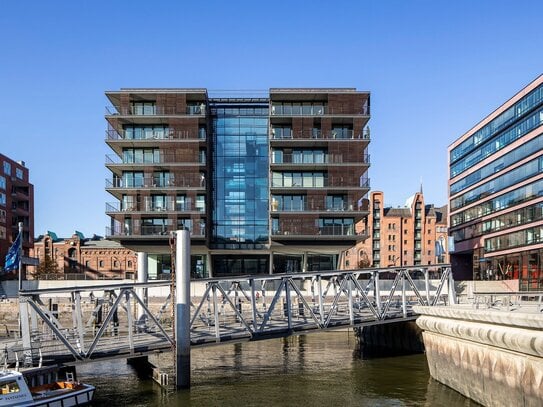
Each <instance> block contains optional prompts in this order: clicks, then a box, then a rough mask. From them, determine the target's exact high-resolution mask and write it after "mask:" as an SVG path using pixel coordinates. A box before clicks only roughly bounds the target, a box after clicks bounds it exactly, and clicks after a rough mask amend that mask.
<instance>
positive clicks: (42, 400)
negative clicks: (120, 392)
mask: <svg viewBox="0 0 543 407" xmlns="http://www.w3.org/2000/svg"><path fill="white" fill-rule="evenodd" d="M94 390H95V388H94V386H91V385H90V384H83V383H79V382H76V381H74V380H73V377H71V376H69V377H68V379H67V380H66V381H56V382H53V383H49V384H44V385H41V386H36V387H28V385H27V384H26V381H25V379H24V377H23V375H22V374H21V373H20V372H17V371H15V370H0V406H3V407H4V406H6V407H12V406H21V407H27V406H31V407H38V406H39V407H72V406H83V405H85V404H88V403H90V402H91V401H92V397H93V395H94Z"/></svg>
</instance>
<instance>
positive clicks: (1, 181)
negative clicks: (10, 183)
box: [0, 175, 6, 190]
mask: <svg viewBox="0 0 543 407" xmlns="http://www.w3.org/2000/svg"><path fill="white" fill-rule="evenodd" d="M0 189H3V190H5V189H6V177H3V176H2V175H0Z"/></svg>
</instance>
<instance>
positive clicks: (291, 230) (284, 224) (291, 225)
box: [272, 220, 356, 236]
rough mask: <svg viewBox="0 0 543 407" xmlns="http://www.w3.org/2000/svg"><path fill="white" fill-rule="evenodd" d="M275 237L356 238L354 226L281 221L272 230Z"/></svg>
mask: <svg viewBox="0 0 543 407" xmlns="http://www.w3.org/2000/svg"><path fill="white" fill-rule="evenodd" d="M272 235H275V236H280V235H283V236H289V235H292V236H356V233H355V228H354V225H331V226H320V227H319V226H311V225H306V224H302V223H301V222H299V221H298V220H296V221H295V222H288V221H284V220H283V221H281V222H280V223H279V227H278V228H274V229H272Z"/></svg>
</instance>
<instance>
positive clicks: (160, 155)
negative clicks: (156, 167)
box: [106, 150, 206, 166]
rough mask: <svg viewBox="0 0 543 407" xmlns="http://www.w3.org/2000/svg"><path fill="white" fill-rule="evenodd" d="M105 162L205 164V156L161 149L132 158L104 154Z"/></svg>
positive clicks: (117, 163)
mask: <svg viewBox="0 0 543 407" xmlns="http://www.w3.org/2000/svg"><path fill="white" fill-rule="evenodd" d="M106 164H115V165H127V166H131V165H152V164H187V165H205V164H206V160H205V156H200V155H199V154H198V151H195V152H193V153H184V152H183V153H173V152H165V151H162V150H159V151H157V152H156V153H155V154H153V155H151V156H149V157H146V158H143V157H141V158H140V159H138V158H136V157H132V159H130V160H128V159H123V158H121V157H119V156H118V155H117V154H106Z"/></svg>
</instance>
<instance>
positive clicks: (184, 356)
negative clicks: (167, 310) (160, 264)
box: [175, 230, 190, 389]
mask: <svg viewBox="0 0 543 407" xmlns="http://www.w3.org/2000/svg"><path fill="white" fill-rule="evenodd" d="M176 234H177V242H176V257H175V258H176V261H175V264H176V270H175V301H176V307H175V344H176V346H175V348H176V362H177V363H176V387H177V388H178V389H183V388H189V387H190V232H189V231H188V230H178V231H177V232H176Z"/></svg>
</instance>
